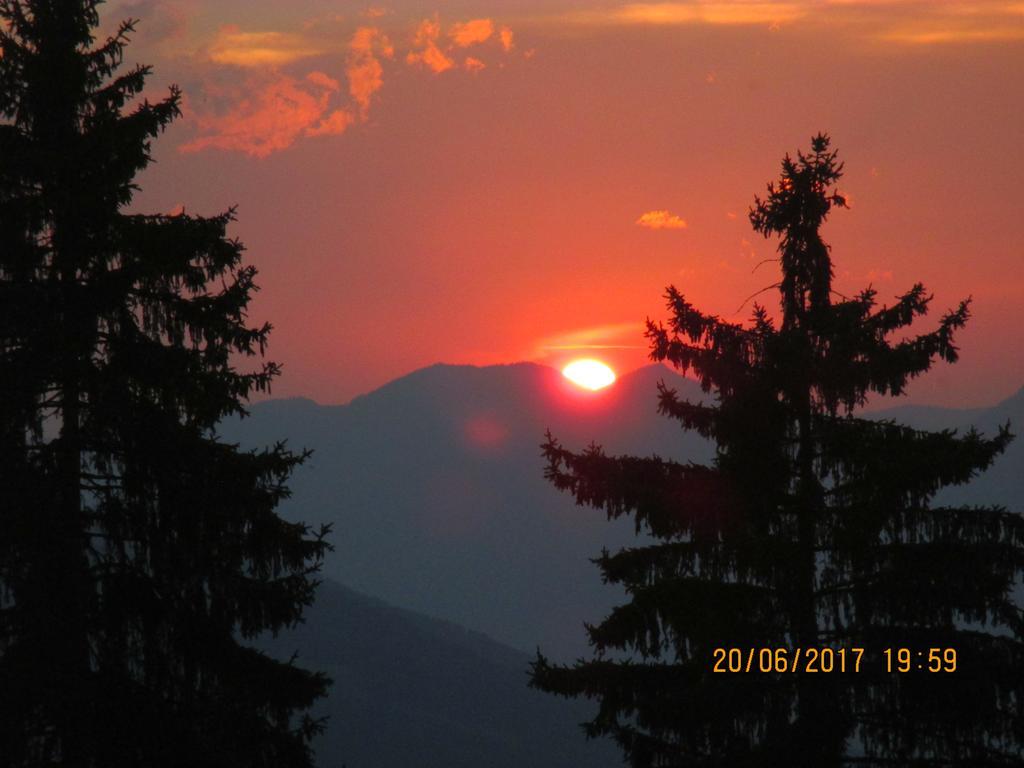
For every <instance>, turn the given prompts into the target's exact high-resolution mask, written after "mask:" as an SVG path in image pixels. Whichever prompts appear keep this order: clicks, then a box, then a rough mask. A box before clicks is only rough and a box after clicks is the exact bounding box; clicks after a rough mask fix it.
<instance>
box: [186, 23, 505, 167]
mask: <svg viewBox="0 0 1024 768" xmlns="http://www.w3.org/2000/svg"><path fill="white" fill-rule="evenodd" d="M379 20H383V21H379ZM385 21H387V22H389V23H390V24H391V26H389V27H388V29H389V30H391V27H392V26H395V25H397V24H398V23H399V22H398V21H397V20H394V19H392V18H391V14H389V13H385V12H383V11H380V12H378V11H377V10H370V11H367V12H365V13H363V14H361V15H359V16H356V17H354V18H352V19H346V18H344V17H341V16H338V15H337V14H329V15H326V16H319V17H316V18H312V19H308V20H307V21H306V22H303V23H301V24H300V25H299V26H298V27H297V28H296V29H294V30H291V31H260V30H246V29H242V28H240V27H239V26H237V25H227V26H222V27H220V28H219V29H218V30H217V31H216V33H215V34H214V35H213V37H212V38H211V39H209V40H208V41H206V42H203V41H200V42H199V43H198V44H197V46H196V47H195V48H194V49H193V51H194V52H193V54H191V63H192V66H193V67H194V68H195V71H196V72H197V73H198V77H197V79H198V80H199V82H200V83H201V84H202V85H201V86H200V89H199V90H200V91H201V98H191V99H189V102H188V104H189V106H188V108H187V110H186V114H187V117H188V120H189V122H190V123H191V125H192V127H193V128H194V129H195V131H196V135H195V137H194V138H192V139H191V140H190V141H188V142H186V143H185V144H183V145H181V146H180V147H179V150H180V151H181V152H198V151H201V150H205V149H222V150H229V151H239V152H244V153H246V154H248V155H251V156H253V157H266V156H268V155H270V154H271V153H273V152H276V151H279V150H282V149H285V148H287V147H289V146H291V145H292V144H293V143H294V142H295V141H297V140H298V139H300V138H302V137H316V136H328V135H338V134H342V133H344V132H345V131H346V130H347V129H348V128H349V127H350V126H351V125H353V124H355V123H365V122H367V121H368V120H369V117H370V111H371V107H372V103H373V100H374V97H375V95H376V94H377V93H378V92H379V91H380V90H381V89H382V88H383V87H384V84H385V81H386V80H387V78H388V74H387V67H388V62H392V61H396V60H397V62H404V63H405V64H407V65H412V66H415V67H421V68H424V69H426V70H427V71H429V72H432V73H435V74H436V73H441V72H445V71H448V70H455V69H459V70H466V71H468V72H472V73H478V72H481V71H482V70H484V69H486V68H487V67H488V63H489V62H490V61H493V57H494V56H495V55H497V56H505V55H507V54H509V52H510V51H511V50H512V48H513V37H512V30H511V29H510V28H509V27H507V26H501V27H499V26H498V25H496V24H495V22H494V21H493V20H492V19H489V18H475V19H469V20H464V21H458V22H454V23H451V24H444V23H442V21H441V18H440V15H439V14H435V15H434V16H433V17H431V18H427V19H422V20H421V21H419V23H418V24H417V25H416V27H415V32H414V33H413V34H412V35H411V37H409V36H406V35H405V34H401V35H398V36H397V37H396V36H395V35H394V34H393V33H392V34H390V35H389V34H388V33H387V32H385V29H384V27H383V24H384V22H385ZM353 26H354V27H355V28H354V29H353ZM346 29H347V30H350V31H346ZM393 39H394V40H396V41H397V43H398V45H396V44H395V43H392V40H393ZM346 41H347V42H346ZM398 46H401V49H402V50H401V51H400V52H398V51H397V48H398ZM471 46H472V52H473V55H465V53H468V52H469V51H465V53H464V49H468V48H470V47H471ZM307 60H313V61H307ZM397 62H396V63H397ZM332 66H333V67H338V70H339V71H340V70H342V69H343V72H344V80H345V81H346V82H347V88H343V87H342V86H341V83H340V82H339V80H341V76H340V75H337V74H334V73H335V70H334V69H332ZM303 67H305V68H306V69H307V71H306V72H305V73H301V69H302V68H303ZM296 70H299V71H296ZM225 83H227V84H226V85H225ZM189 95H191V94H189Z"/></svg>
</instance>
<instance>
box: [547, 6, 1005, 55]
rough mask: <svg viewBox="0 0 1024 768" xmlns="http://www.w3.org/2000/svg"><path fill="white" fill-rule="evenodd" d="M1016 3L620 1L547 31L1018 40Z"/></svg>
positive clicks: (555, 18) (564, 15)
mask: <svg viewBox="0 0 1024 768" xmlns="http://www.w3.org/2000/svg"><path fill="white" fill-rule="evenodd" d="M1022 16H1024V4H1022V3H1020V2H1018V1H1017V0H973V1H972V2H965V1H964V0H930V1H929V2H922V0H786V1H783V0H776V1H775V2H771V1H765V0H734V1H733V2H727V1H725V0H690V1H689V2H679V1H678V0H677V1H675V2H672V1H666V2H647V3H620V4H617V5H614V4H613V5H607V6H604V7H600V8H584V9H578V10H571V11H567V12H559V13H552V14H549V15H548V16H546V17H543V19H542V20H543V23H545V24H547V25H548V26H553V27H555V28H557V27H564V26H569V27H573V28H579V27H586V26H591V27H608V26H641V25H646V26H689V25H719V26H764V27H768V28H771V29H774V28H778V27H779V26H780V25H782V24H807V25H824V26H825V27H828V28H834V29H837V30H838V29H841V30H842V31H843V34H844V35H845V36H852V37H854V38H859V39H865V40H875V41H882V42H887V43H890V44H912V45H935V44H953V43H965V44H966V43H989V42H1000V41H1011V40H1021V39H1024V22H1022V18H1021V17H1022Z"/></svg>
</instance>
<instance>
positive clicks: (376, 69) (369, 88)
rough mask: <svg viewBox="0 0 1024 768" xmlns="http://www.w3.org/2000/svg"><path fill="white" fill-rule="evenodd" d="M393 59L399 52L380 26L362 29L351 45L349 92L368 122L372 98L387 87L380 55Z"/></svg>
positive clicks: (348, 70)
mask: <svg viewBox="0 0 1024 768" xmlns="http://www.w3.org/2000/svg"><path fill="white" fill-rule="evenodd" d="M378 55H380V56H383V57H384V58H387V59H390V58H392V57H393V56H394V55H395V49H394V47H392V45H391V43H390V42H389V41H388V38H387V36H386V35H385V34H384V33H382V32H381V31H380V30H379V29H377V28H376V27H360V28H359V29H357V30H356V32H355V34H354V35H353V36H352V42H351V43H349V53H348V64H347V66H346V67H345V74H346V76H347V77H348V90H349V94H350V95H351V96H352V99H353V100H354V101H355V102H356V104H357V105H358V107H359V117H360V119H362V120H366V119H367V117H368V116H369V112H370V99H371V97H372V96H373V94H375V93H376V92H377V91H379V90H380V89H381V86H382V85H383V84H384V68H383V67H382V66H381V63H380V59H378V58H377V56H378Z"/></svg>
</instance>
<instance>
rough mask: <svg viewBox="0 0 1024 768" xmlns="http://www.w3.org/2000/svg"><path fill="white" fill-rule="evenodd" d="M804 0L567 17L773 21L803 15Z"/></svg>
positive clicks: (669, 5) (650, 6) (643, 7)
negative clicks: (798, 0)
mask: <svg viewBox="0 0 1024 768" xmlns="http://www.w3.org/2000/svg"><path fill="white" fill-rule="evenodd" d="M804 5H805V4H804V3H782V2H721V1H720V0H719V1H718V2H701V1H699V0H698V2H689V3H679V2H665V3H626V4H623V5H619V6H613V7H610V8H604V9H601V10H586V11H577V12H572V13H570V14H568V15H567V17H566V18H567V19H568V20H570V21H575V22H577V23H583V24H598V25H607V24H652V25H676V24H773V23H778V22H780V21H791V20H793V19H797V18H800V17H801V16H803V15H804V14H805V13H806V12H807V9H806V8H805V7H804Z"/></svg>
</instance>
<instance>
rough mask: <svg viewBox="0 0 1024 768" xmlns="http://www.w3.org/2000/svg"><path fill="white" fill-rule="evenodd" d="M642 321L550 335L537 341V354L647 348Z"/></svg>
mask: <svg viewBox="0 0 1024 768" xmlns="http://www.w3.org/2000/svg"><path fill="white" fill-rule="evenodd" d="M643 334H644V328H643V324H642V323H637V322H636V321H630V322H626V323H614V324H611V325H597V326H593V327H590V328H576V329H574V330H571V331H564V332H562V333H558V334H555V335H553V336H549V337H547V338H544V339H541V340H540V341H539V342H538V343H537V354H538V355H544V354H547V353H549V352H569V351H573V350H579V351H583V350H587V349H594V350H596V349H646V348H647V345H646V344H643V343H641V342H642V341H643Z"/></svg>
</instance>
